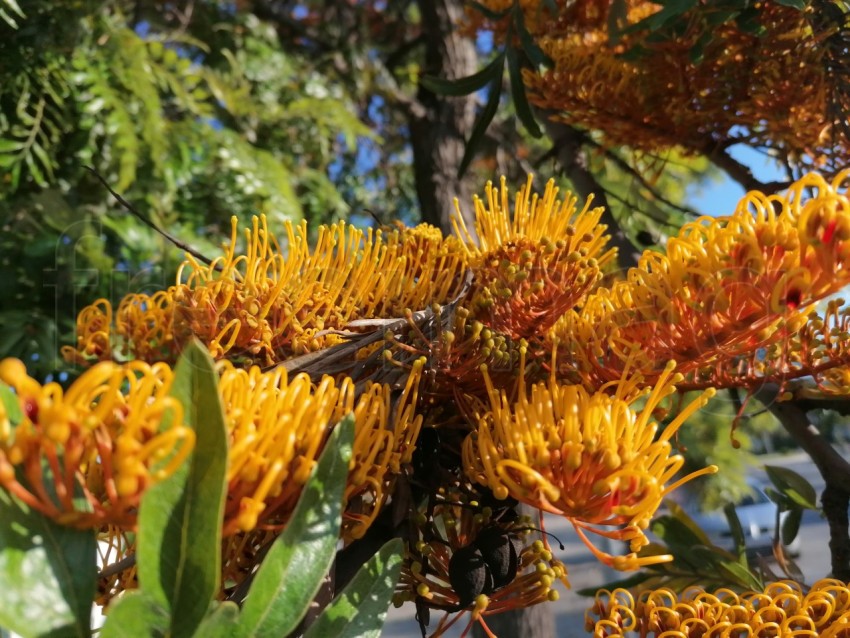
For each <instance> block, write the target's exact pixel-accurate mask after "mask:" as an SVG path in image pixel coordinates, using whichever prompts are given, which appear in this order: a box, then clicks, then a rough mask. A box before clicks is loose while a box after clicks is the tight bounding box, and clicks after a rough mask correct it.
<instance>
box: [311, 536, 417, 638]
mask: <svg viewBox="0 0 850 638" xmlns="http://www.w3.org/2000/svg"><path fill="white" fill-rule="evenodd" d="M403 549H404V544H403V543H402V541H401V539H400V538H396V539H393V540H391V541H390V542H388V543H387V544H386V545H384V546H383V547H382V548H381V549H380V550H378V553H377V554H375V555H374V556H372V558H370V559H369V560H368V561H367V562H366V564H365V565H363V566H362V567H361V568H360V569H359V570H358V572H357V574H356V575H355V576H354V578H353V579H352V581H351V582H350V583H348V585H346V587H345V589H343V590H342V591H341V592H340V594H339V596H337V597H336V598H335V599H334V601H333V602H332V603H331V604H330V605H328V606H327V608H326V609H325V610H324V611H323V612H322V614H321V615H320V616H319V617H318V618H317V619H316V622H314V623H313V624H312V625H310V628H309V629H308V630H307V633H305V634H304V638H378V636H380V635H381V628H382V627H383V626H384V620H385V619H386V617H387V609H388V608H389V606H390V602H391V601H392V599H393V593H394V592H395V586H396V582H398V577H399V574H401V553H402V550H403Z"/></svg>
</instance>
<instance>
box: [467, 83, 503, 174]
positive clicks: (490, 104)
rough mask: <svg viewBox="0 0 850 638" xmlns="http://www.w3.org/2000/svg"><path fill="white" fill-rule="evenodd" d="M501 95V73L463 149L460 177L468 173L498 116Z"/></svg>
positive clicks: (491, 85) (491, 87) (492, 85)
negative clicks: (494, 119) (473, 159)
mask: <svg viewBox="0 0 850 638" xmlns="http://www.w3.org/2000/svg"><path fill="white" fill-rule="evenodd" d="M501 97H502V76H501V74H499V75H498V76H497V77H496V78H494V79H493V82H492V83H491V84H490V94H489V96H488V97H487V104H486V105H485V106H484V109H483V110H482V111H481V113H479V115H478V119H477V120H476V122H475V126H473V127H472V133H471V134H470V136H469V140H468V141H467V143H466V148H465V149H464V151H463V159H461V161H460V166H459V167H458V169H457V175H458V177H463V175H464V173H466V169H467V168H469V165H470V164H471V163H472V158H473V157H475V154H476V153H477V152H478V147H479V146H480V144H481V141H482V140H483V139H484V134H485V133H486V132H487V128H488V127H489V126H490V122H492V121H493V118H494V117H496V111H497V110H498V108H499V100H500V99H501Z"/></svg>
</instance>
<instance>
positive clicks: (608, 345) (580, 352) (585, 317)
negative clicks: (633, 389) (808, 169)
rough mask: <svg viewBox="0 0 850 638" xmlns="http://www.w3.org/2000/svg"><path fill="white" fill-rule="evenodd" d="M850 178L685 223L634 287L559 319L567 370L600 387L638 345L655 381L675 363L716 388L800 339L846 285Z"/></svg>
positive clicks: (816, 181) (803, 186)
mask: <svg viewBox="0 0 850 638" xmlns="http://www.w3.org/2000/svg"><path fill="white" fill-rule="evenodd" d="M848 177H850V172H848V171H844V172H842V173H840V174H839V175H838V176H837V177H836V178H835V179H834V180H833V181H832V182H831V183H828V182H827V181H826V180H824V179H823V178H822V177H821V176H820V175H818V174H816V173H812V174H809V175H807V176H806V177H804V178H803V179H801V180H799V181H797V182H795V183H794V184H793V185H792V186H791V187H790V188H789V189H788V191H787V193H785V194H784V195H778V194H777V195H771V196H765V195H763V194H762V193H759V192H751V193H749V194H748V195H746V196H745V197H744V198H743V199H742V200H741V202H740V203H739V204H738V207H737V208H736V210H735V212H734V213H733V214H732V215H731V216H730V217H727V218H716V219H715V218H709V217H703V218H701V219H699V220H697V221H695V222H692V223H690V224H686V225H685V226H684V227H683V228H682V230H681V232H680V233H679V235H678V237H675V238H671V239H670V240H669V241H668V243H667V247H666V251H665V253H658V252H655V251H646V252H645V253H644V255H643V256H642V257H641V259H640V262H639V265H638V267H637V268H632V269H631V270H630V271H629V274H628V279H627V280H626V281H621V282H617V283H616V284H614V286H612V287H611V288H610V289H605V288H600V289H598V290H597V291H595V292H594V293H593V294H591V295H590V296H589V297H588V298H587V300H586V302H585V304H584V306H583V307H582V308H581V309H580V310H576V311H570V312H569V313H567V314H566V315H565V316H564V317H563V318H562V319H561V320H560V322H559V323H558V325H557V326H556V327H555V329H554V330H553V334H554V335H555V336H556V337H557V338H558V339H559V340H560V342H561V345H562V348H561V350H560V352H561V355H562V357H561V360H562V361H567V360H571V361H574V362H576V365H577V366H578V368H579V370H580V371H581V372H582V373H583V374H584V375H585V376H586V378H591V379H594V380H595V381H594V382H598V383H604V382H606V381H612V380H616V379H619V378H620V376H621V374H622V371H623V369H624V366H625V365H626V361H627V360H628V359H629V357H631V356H633V350H634V346H635V345H639V346H640V355H639V356H640V358H641V360H640V361H639V362H637V363H636V364H635V365H636V366H637V367H638V369H639V370H640V371H641V372H643V373H644V374H645V375H646V376H647V377H648V378H649V379H650V380H651V379H652V378H653V377H654V375H656V374H657V373H658V370H660V368H661V367H662V366H663V362H665V361H667V360H670V359H672V360H675V361H676V362H677V364H678V365H679V369H680V371H681V372H682V373H683V374H685V375H689V374H692V373H693V374H696V371H706V374H708V375H709V376H708V379H707V381H708V382H709V383H707V385H710V381H711V378H712V376H711V375H713V374H714V369H715V368H717V367H720V368H723V367H724V365H725V366H726V367H729V366H728V362H729V361H730V360H731V359H732V358H734V357H735V356H738V355H741V354H749V353H751V352H753V351H755V350H757V349H758V348H761V347H766V346H767V345H769V344H770V343H773V342H777V341H779V340H782V339H784V338H786V337H788V336H789V335H791V334H793V333H795V332H796V331H797V330H799V328H800V327H801V326H802V325H803V324H804V323H805V321H806V315H807V314H808V312H810V309H811V308H810V307H811V304H812V303H814V302H816V301H818V300H819V299H822V298H824V297H826V296H827V295H830V294H832V293H835V292H837V291H838V290H839V289H841V288H842V287H843V286H845V285H846V284H847V283H848V282H850V199H848V196H847V184H846V182H847V179H848ZM807 189H812V190H813V194H811V195H808V194H807ZM718 362H720V363H718ZM698 378H699V380H701V381H706V379H704V378H702V377H698Z"/></svg>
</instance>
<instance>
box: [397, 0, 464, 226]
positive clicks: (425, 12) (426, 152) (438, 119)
mask: <svg viewBox="0 0 850 638" xmlns="http://www.w3.org/2000/svg"><path fill="white" fill-rule="evenodd" d="M419 8H420V11H421V12H422V30H423V34H424V36H425V65H424V67H423V68H422V72H423V73H425V74H428V75H433V76H436V77H440V78H445V79H455V78H461V77H464V76H467V75H472V74H473V73H475V72H476V71H477V70H478V55H477V53H476V51H475V43H474V42H473V41H472V39H471V38H469V37H467V36H465V35H462V34H461V33H459V32H458V29H457V25H458V24H459V22H460V20H461V18H462V16H463V5H462V3H461V2H459V1H458V0H420V2H419ZM417 98H418V102H419V103H420V104H421V105H422V106H424V107H425V113H423V114H420V115H419V116H415V115H413V116H411V117H410V139H411V145H412V147H413V168H414V176H415V180H416V194H417V196H418V198H419V203H420V205H421V208H422V219H423V221H426V222H428V223H430V224H434V225H435V226H439V227H440V228H442V229H443V231H444V232H451V221H450V220H451V215H452V212H453V211H454V199H455V198H457V199H458V200H459V201H460V202H461V205H462V206H461V210H462V212H463V213H464V218H465V219H466V220H467V226H468V227H469V228H470V231H472V227H471V224H470V223H469V220H470V219H471V217H472V214H471V213H472V194H473V193H474V192H475V191H474V189H473V187H472V185H471V184H470V183H469V179H464V178H459V177H458V174H457V169H458V166H460V162H461V159H462V158H463V153H464V149H465V147H466V140H467V138H468V137H469V134H470V133H471V131H472V126H473V124H474V122H475V103H476V97H475V95H474V94H473V95H466V96H463V97H457V98H454V97H444V96H439V95H435V94H434V93H432V92H431V91H429V90H428V89H426V88H425V87H423V86H420V87H419V92H418V95H417Z"/></svg>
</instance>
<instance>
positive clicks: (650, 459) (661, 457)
mask: <svg viewBox="0 0 850 638" xmlns="http://www.w3.org/2000/svg"><path fill="white" fill-rule="evenodd" d="M674 367H675V366H674V365H673V364H672V363H671V364H670V365H668V366H667V367H666V368H665V369H664V372H663V374H662V375H661V377H660V378H659V380H658V382H657V384H656V385H655V388H654V389H653V390H652V392H651V393H650V394H649V396H648V397H646V398H645V401H643V407H642V408H641V409H640V411H637V410H636V408H635V407H634V404H635V402H636V401H638V400H639V399H644V396H645V394H646V393H645V392H636V391H635V390H636V388H637V386H638V385H639V384H640V383H641V382H642V380H641V379H640V378H634V379H628V378H627V379H626V380H624V381H623V382H621V383H618V384H616V385H615V386H614V387H613V388H606V390H609V391H610V390H612V389H613V394H608V393H607V392H605V391H598V392H596V393H593V394H590V393H588V392H587V391H586V390H585V389H584V388H583V387H581V386H577V385H562V384H561V383H559V382H558V381H557V380H556V379H555V377H554V376H553V377H552V378H551V379H550V381H549V382H548V383H539V384H535V385H533V386H532V387H531V389H530V391H528V392H526V391H525V389H524V386H522V385H520V386H519V388H520V389H519V397H518V399H517V400H516V402H511V401H510V400H509V399H508V396H507V394H506V393H505V392H504V391H501V392H499V391H497V390H496V389H495V388H493V386H492V385H489V391H490V403H489V405H488V406H487V411H486V412H484V413H483V414H481V415H480V416H479V419H478V424H477V427H476V428H475V429H474V430H473V432H472V433H471V434H470V435H469V437H467V439H466V441H465V442H464V445H463V461H464V467H465V468H466V471H467V474H468V476H469V477H470V479H472V480H474V481H476V482H478V483H480V484H482V485H486V486H488V487H489V488H490V489H492V490H493V494H494V495H495V496H496V497H497V498H506V497H508V496H511V497H513V498H515V499H517V500H519V501H521V502H523V503H528V504H530V505H533V506H534V507H536V508H540V509H541V510H543V511H547V512H552V513H554V514H559V515H561V516H564V517H566V518H567V519H568V520H569V521H570V522H571V523H572V524H573V526H574V527H575V529H576V532H577V533H578V535H579V536H580V537H581V538H582V540H583V541H584V542H585V543H586V544H587V545H588V547H589V548H590V549H591V551H592V552H593V553H594V555H595V556H596V557H597V558H598V559H599V560H601V561H602V562H604V563H606V564H608V565H611V566H613V567H614V568H616V569H637V568H638V567H640V566H642V565H647V564H653V563H658V562H666V561H669V560H671V558H672V557H670V556H652V557H646V558H639V557H638V556H637V554H636V552H638V551H640V549H641V548H642V547H644V546H645V545H646V544H647V543H648V540H647V538H646V535H645V533H644V530H645V529H646V528H647V527H648V526H649V521H650V519H651V518H652V516H653V515H654V514H655V512H656V510H657V509H658V507H659V506H660V505H661V500H662V499H663V498H664V496H666V495H667V494H668V493H669V492H671V491H672V490H674V489H675V488H676V487H678V486H679V485H681V484H682V483H684V482H686V481H689V480H691V479H693V478H695V477H696V476H699V475H701V474H705V473H708V472H713V471H716V469H717V468H715V467H714V466H710V467H709V468H706V469H705V470H703V471H700V472H696V473H693V474H690V475H688V476H686V477H684V478H682V479H680V480H678V481H676V482H675V483H673V484H672V485H669V486H668V485H666V484H667V483H668V482H669V481H671V480H672V479H673V478H674V477H675V476H676V474H677V473H678V472H679V470H681V468H682V465H683V464H684V458H683V457H682V456H680V455H678V454H673V453H672V451H673V450H672V445H671V443H670V439H671V437H673V435H674V434H675V433H676V431H677V430H678V429H679V428H680V427H681V426H682V424H683V423H684V422H685V421H686V420H687V418H688V417H689V416H690V415H691V414H693V413H694V412H695V411H696V410H698V409H699V408H701V407H702V406H703V405H705V403H706V402H707V401H708V398H709V397H710V396H711V395H713V390H709V391H706V392H705V393H704V394H703V396H702V397H700V398H699V399H697V400H696V401H693V402H692V403H691V404H690V405H688V406H687V407H686V408H684V409H683V410H681V411H680V412H679V413H678V414H677V416H676V418H675V419H673V421H672V422H671V423H670V424H669V425H668V426H667V427H666V428H665V429H664V430H663V431H662V432H661V433H660V434H658V426H657V424H656V423H655V422H654V421H653V420H651V417H652V413H653V411H654V410H655V408H656V407H657V406H658V405H659V403H660V402H661V400H662V399H663V398H664V397H666V396H668V395H670V394H672V393H673V392H675V388H674V386H673V383H674V382H675V381H677V380H679V378H678V377H674V376H672V372H673V369H674ZM485 378H487V380H488V382H489V378H488V377H485ZM610 525H614V526H622V527H621V529H617V530H614V531H610V530H604V529H601V528H599V527H597V526H610ZM585 531H591V532H594V533H596V534H599V535H602V536H606V537H609V538H617V539H619V540H624V541H629V542H630V544H631V553H630V554H628V555H627V556H611V555H609V554H606V553H604V552H602V551H600V550H599V549H597V548H596V547H594V546H593V544H592V543H591V542H590V541H589V539H588V537H587V536H586V534H585Z"/></svg>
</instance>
